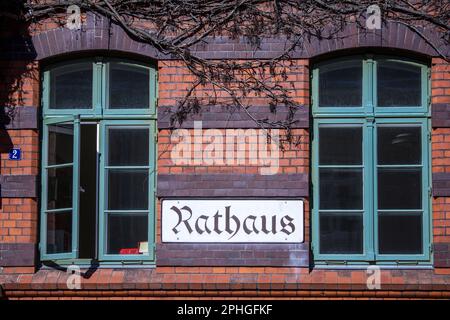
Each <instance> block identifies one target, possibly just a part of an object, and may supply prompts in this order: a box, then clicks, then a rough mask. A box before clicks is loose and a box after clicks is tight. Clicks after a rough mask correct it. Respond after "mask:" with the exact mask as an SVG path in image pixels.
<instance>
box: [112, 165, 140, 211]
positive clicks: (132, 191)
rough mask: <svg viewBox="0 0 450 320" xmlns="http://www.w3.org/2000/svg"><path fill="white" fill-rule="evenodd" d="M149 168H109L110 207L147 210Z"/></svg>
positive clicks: (114, 208)
mask: <svg viewBox="0 0 450 320" xmlns="http://www.w3.org/2000/svg"><path fill="white" fill-rule="evenodd" d="M148 192H149V191H148V170H147V169H120V170H119V169H110V170H108V209H109V210H147V209H148Z"/></svg>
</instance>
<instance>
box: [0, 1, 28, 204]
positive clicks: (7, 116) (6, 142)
mask: <svg viewBox="0 0 450 320" xmlns="http://www.w3.org/2000/svg"><path fill="white" fill-rule="evenodd" d="M19 3H20V1H17V2H16V1H8V2H6V1H5V2H3V3H1V4H0V11H1V12H2V13H4V14H3V15H2V17H0V79H1V80H0V155H2V157H1V158H2V159H5V156H4V155H3V154H5V153H6V154H7V153H9V151H10V150H11V148H13V147H14V144H13V141H12V139H11V136H10V132H9V131H8V129H11V128H17V129H20V125H17V124H16V123H17V122H18V121H14V120H15V117H16V115H17V109H18V108H20V107H19V106H23V105H25V102H24V95H25V94H27V92H26V90H25V89H24V79H26V78H27V76H30V75H31V71H30V70H29V66H30V63H31V62H32V61H33V60H34V59H35V57H36V51H35V49H34V46H33V44H32V41H31V37H30V35H29V25H28V24H27V23H24V22H21V21H19V20H17V18H16V13H17V12H18V10H20V7H19V6H20V4H19ZM0 164H1V163H0ZM2 171H4V168H2V165H0V176H1V175H2V174H3V172H2ZM1 208H2V193H1V185H0V209H1Z"/></svg>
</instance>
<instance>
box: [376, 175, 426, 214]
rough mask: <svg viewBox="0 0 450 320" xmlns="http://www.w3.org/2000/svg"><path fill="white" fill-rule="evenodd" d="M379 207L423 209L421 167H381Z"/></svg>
mask: <svg viewBox="0 0 450 320" xmlns="http://www.w3.org/2000/svg"><path fill="white" fill-rule="evenodd" d="M378 208H379V209H421V208H422V170H421V168H379V169H378Z"/></svg>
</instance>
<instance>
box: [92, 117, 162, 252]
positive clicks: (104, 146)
mask: <svg viewBox="0 0 450 320" xmlns="http://www.w3.org/2000/svg"><path fill="white" fill-rule="evenodd" d="M109 127H126V128H136V127H144V128H148V129H149V151H150V154H149V164H148V166H120V168H121V169H133V168H139V169H147V170H148V177H149V178H148V190H149V204H148V209H147V210H120V212H117V213H120V214H123V213H125V214H127V212H128V213H130V214H132V213H147V216H148V255H147V256H144V255H142V254H139V255H131V254H130V255H120V254H117V255H114V254H107V253H106V244H107V215H108V214H114V213H115V212H114V211H113V210H107V209H106V200H107V199H106V195H107V192H106V188H107V185H106V184H105V182H106V177H105V172H106V170H107V169H108V168H109V167H108V166H107V164H106V159H107V155H108V138H107V134H106V131H107V129H108V128H109ZM100 132H101V134H100V150H101V151H100V153H101V155H102V156H101V158H100V168H99V170H100V188H99V191H100V194H99V215H100V216H99V226H100V230H99V231H100V232H99V248H98V249H99V259H100V260H105V261H124V260H128V261H136V260H137V261H140V260H154V259H155V226H156V215H155V212H156V170H155V168H156V166H155V164H156V160H155V159H156V149H155V148H154V146H155V141H156V138H155V137H156V132H155V123H153V122H151V121H144V120H105V121H102V122H101V123H100ZM143 257H145V259H143Z"/></svg>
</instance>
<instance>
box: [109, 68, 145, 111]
mask: <svg viewBox="0 0 450 320" xmlns="http://www.w3.org/2000/svg"><path fill="white" fill-rule="evenodd" d="M149 97H150V71H149V69H148V68H144V67H138V66H133V65H128V64H123V63H114V62H111V63H110V65H109V108H111V109H119V108H121V109H147V108H149V101H150V99H149Z"/></svg>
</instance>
